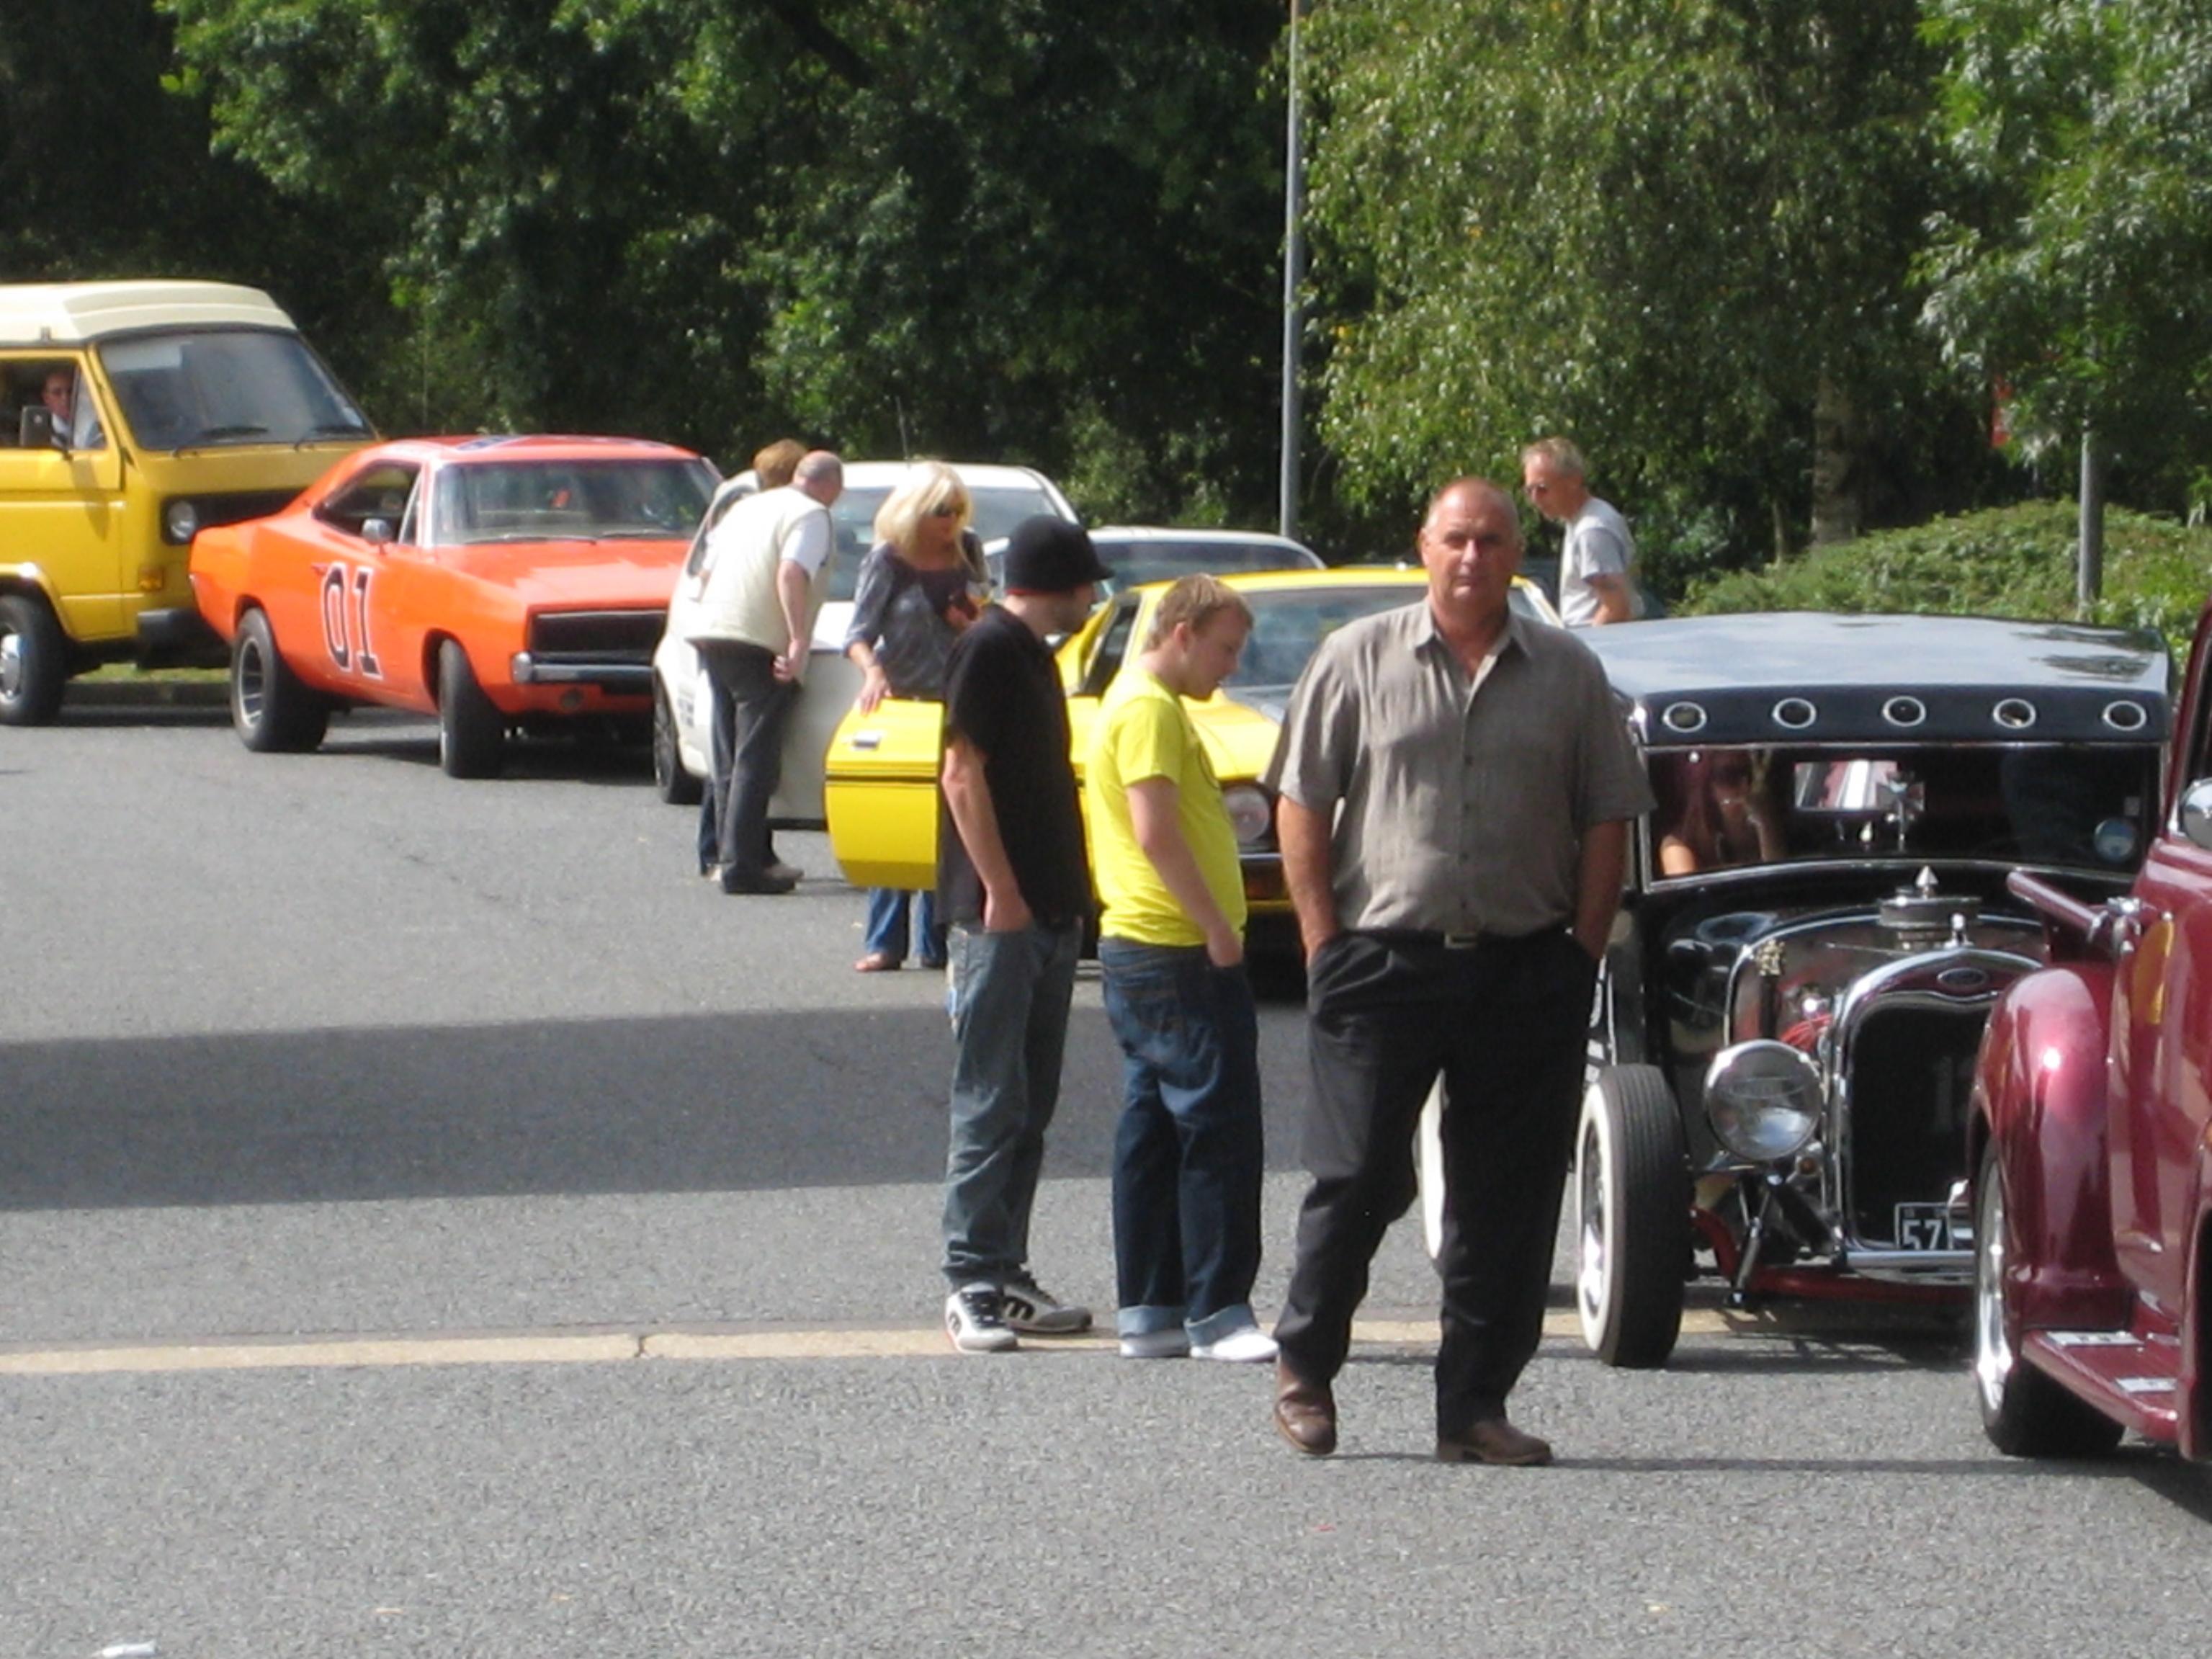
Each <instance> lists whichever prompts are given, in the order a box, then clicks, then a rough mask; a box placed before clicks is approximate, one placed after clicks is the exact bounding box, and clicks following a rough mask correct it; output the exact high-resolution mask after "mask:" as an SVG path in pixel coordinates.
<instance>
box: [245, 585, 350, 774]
mask: <svg viewBox="0 0 2212 1659" xmlns="http://www.w3.org/2000/svg"><path fill="white" fill-rule="evenodd" d="M230 723H231V725H232V726H234V727H235V728H236V730H237V732H238V740H239V741H240V743H242V744H245V745H246V747H247V748H248V749H251V750H253V751H254V752H255V753H256V754H258V755H284V754H291V755H301V754H305V753H307V751H308V750H312V749H316V748H319V747H320V746H321V744H322V741H323V733H324V732H327V731H329V730H330V726H331V705H330V702H329V700H328V699H327V698H325V697H323V696H320V695H319V694H318V693H316V692H313V691H310V690H308V689H307V687H306V686H305V685H304V684H301V680H300V677H299V676H298V675H297V674H295V673H294V672H293V671H291V669H290V667H289V665H287V664H286V663H285V661H284V658H283V653H280V652H279V651H278V650H277V649H276V633H275V631H274V630H273V629H270V626H269V617H268V613H267V612H266V611H247V612H246V615H245V616H244V617H240V620H239V623H238V632H237V633H236V634H235V635H233V636H232V639H231V641H230Z"/></svg>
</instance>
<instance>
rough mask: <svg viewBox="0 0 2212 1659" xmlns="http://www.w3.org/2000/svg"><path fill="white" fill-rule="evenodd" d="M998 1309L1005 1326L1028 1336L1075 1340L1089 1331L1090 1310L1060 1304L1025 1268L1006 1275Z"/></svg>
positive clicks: (1069, 1303) (1073, 1305)
mask: <svg viewBox="0 0 2212 1659" xmlns="http://www.w3.org/2000/svg"><path fill="white" fill-rule="evenodd" d="M999 1305H1000V1310H1001V1311H1002V1312H1003V1314H1004V1316H1005V1318H1006V1323H1007V1324H1009V1325H1011V1326H1012V1327H1013V1328H1015V1329H1016V1330H1018V1331H1023V1332H1026V1333H1027V1334H1030V1335H1031V1336H1074V1335H1076V1334H1079V1333H1080V1332H1083V1331H1087V1330H1089V1329H1090V1328H1091V1310H1090V1309H1088V1308H1079V1307H1078V1306H1076V1305H1075V1304H1073V1303H1072V1302H1062V1301H1061V1300H1060V1298H1059V1297H1056V1296H1054V1294H1053V1293H1052V1292H1051V1291H1048V1290H1047V1289H1045V1287H1044V1286H1043V1285H1040V1284H1038V1283H1037V1282H1036V1279H1032V1278H1030V1271H1029V1269H1028V1268H1026V1267H1024V1268H1023V1269H1022V1270H1021V1271H1020V1272H1019V1273H1010V1274H1009V1275H1007V1278H1006V1288H1005V1289H1004V1290H1003V1291H1000V1293H999Z"/></svg>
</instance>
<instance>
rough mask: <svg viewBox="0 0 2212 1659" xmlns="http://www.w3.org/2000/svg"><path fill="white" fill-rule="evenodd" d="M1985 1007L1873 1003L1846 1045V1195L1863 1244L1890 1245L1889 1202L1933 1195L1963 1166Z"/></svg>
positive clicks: (1892, 1208)
mask: <svg viewBox="0 0 2212 1659" xmlns="http://www.w3.org/2000/svg"><path fill="white" fill-rule="evenodd" d="M1988 1018H1989V1010H1988V1008H1987V1006H1984V1005H1982V1004H1978V1003H1977V1004H1973V1005H1970V1006H1962V1007H1960V1008H1958V1009H1956V1010H1951V1009H1944V1008H1929V1007H1912V1008H1889V1009H1880V1010H1877V1011H1875V1012H1873V1013H1871V1014H1869V1016H1868V1017H1867V1018H1866V1021H1865V1023H1864V1024H1863V1025H1862V1026H1861V1027H1860V1028H1859V1030H1858V1032H1857V1036H1856V1040H1855V1041H1854V1042H1852V1044H1851V1053H1850V1091H1851V1093H1850V1148H1849V1164H1848V1166H1847V1167H1848V1171H1849V1174H1848V1177H1847V1178H1848V1180H1849V1182H1850V1192H1849V1194H1848V1195H1847V1197H1848V1201H1849V1203H1850V1215H1851V1222H1852V1226H1853V1230H1854V1231H1856V1232H1857V1235H1858V1237H1859V1238H1860V1240H1861V1241H1862V1242H1863V1243H1869V1244H1879V1243H1901V1241H1899V1240H1898V1239H1897V1238H1896V1237H1895V1234H1896V1232H1897V1206H1899V1204H1929V1203H1941V1202H1942V1200H1944V1199H1945V1198H1946V1197H1948V1195H1949V1194H1950V1190H1951V1183H1952V1182H1954V1181H1956V1180H1958V1178H1959V1177H1960V1176H1962V1175H1964V1174H1965V1173H1966V1096H1967V1092H1968V1091H1969V1090H1970V1089H1971V1088H1972V1085H1973V1079H1974V1051H1975V1050H1976V1049H1977V1048H1979V1047H1980V1046H1981V1041H1982V1027H1983V1026H1984V1024H1986V1023H1987V1022H1988Z"/></svg>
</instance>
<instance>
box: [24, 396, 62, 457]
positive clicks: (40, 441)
mask: <svg viewBox="0 0 2212 1659" xmlns="http://www.w3.org/2000/svg"><path fill="white" fill-rule="evenodd" d="M15 441H16V442H17V443H18V444H20V445H21V447H24V448H25V449H52V448H53V447H55V446H56V445H59V446H60V447H62V448H64V449H67V448H68V447H69V434H68V433H66V432H62V433H57V432H56V431H55V430H54V411H53V410H51V409H48V408H47V407H46V405H45V404H32V405H31V406H30V407H29V408H28V409H27V410H24V411H23V413H22V415H21V424H20V425H19V427H18V428H17V431H16V437H15Z"/></svg>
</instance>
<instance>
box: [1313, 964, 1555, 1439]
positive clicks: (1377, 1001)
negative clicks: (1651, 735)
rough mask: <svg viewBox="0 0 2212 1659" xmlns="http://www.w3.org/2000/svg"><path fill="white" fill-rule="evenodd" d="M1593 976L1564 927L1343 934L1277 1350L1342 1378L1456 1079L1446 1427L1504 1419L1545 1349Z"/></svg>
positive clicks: (1320, 1016) (1327, 993)
mask: <svg viewBox="0 0 2212 1659" xmlns="http://www.w3.org/2000/svg"><path fill="white" fill-rule="evenodd" d="M1596 974H1597V967H1596V964H1595V963H1594V962H1592V961H1591V960H1590V957H1589V952H1588V951H1584V950H1583V948H1582V946H1581V945H1577V943H1576V942H1575V940H1574V939H1573V936H1572V935H1571V934H1569V933H1565V932H1564V931H1562V932H1559V933H1548V932H1547V933H1536V934H1531V935H1529V936H1528V937H1527V938H1524V939H1495V938H1486V939H1484V940H1483V941H1482V942H1481V943H1480V944H1479V945H1474V946H1473V947H1471V948H1459V949H1448V948H1446V946H1445V945H1444V944H1443V940H1442V939H1440V938H1437V937H1436V936H1433V935H1416V934H1407V933H1343V934H1340V935H1339V936H1338V937H1337V938H1335V939H1332V940H1330V941H1329V943H1328V945H1325V946H1324V947H1322V951H1321V953H1320V954H1319V955H1318V956H1317V957H1316V958H1315V959H1314V961H1313V963H1311V964H1310V969H1309V972H1308V987H1309V989H1308V1012H1309V1015H1310V1041H1311V1046H1312V1056H1313V1081H1314V1094H1313V1106H1312V1110H1311V1112H1310V1115H1309V1116H1308V1118H1307V1121H1306V1126H1305V1140H1304V1154H1305V1164H1306V1169H1307V1170H1308V1171H1309V1173H1310V1174H1311V1176H1313V1184H1312V1186H1311V1187H1310V1188H1309V1189H1308V1191H1307V1194H1306V1197H1305V1202H1304V1206H1303V1207H1302V1208H1301V1209H1300V1211H1299V1214H1298V1234H1297V1262H1296V1264H1295V1266H1294V1267H1292V1269H1291V1285H1290V1292H1289V1295H1288V1297H1287V1298H1286V1299H1285V1305H1284V1310H1283V1316H1282V1320H1281V1322H1280V1323H1279V1324H1278V1325H1277V1326H1276V1328H1275V1340H1276V1341H1277V1342H1278V1343H1279V1344H1280V1345H1281V1348H1282V1357H1283V1359H1284V1361H1285V1363H1286V1364H1288V1365H1289V1367H1290V1369H1291V1370H1293V1371H1295V1372H1297V1375H1298V1376H1302V1377H1304V1378H1305V1379H1307V1380H1308V1381H1310V1382H1314V1383H1328V1382H1329V1381H1331V1380H1332V1379H1333V1378H1334V1376H1336V1374H1337V1372H1338V1371H1339V1370H1341V1369H1342V1368H1343V1365H1344V1360H1345V1355H1346V1352H1347V1351H1348V1349H1349V1348H1350V1346H1351V1342H1352V1315H1353V1313H1354V1312H1355V1311H1356V1310H1358V1306H1359V1304H1360V1301H1361V1299H1362V1298H1363V1297H1365V1295H1366V1294H1367V1283H1368V1272H1369V1268H1370V1264H1371V1263H1372V1261H1373V1260H1374V1256H1375V1250H1376V1246H1377V1245H1379V1244H1380V1243H1382V1242H1383V1234H1384V1232H1386V1231H1388V1230H1389V1226H1390V1224H1391V1223H1392V1222H1394V1221H1395V1220H1396V1219H1397V1218H1399V1217H1400V1216H1401V1215H1403V1214H1404V1213H1405V1212H1406V1210H1407V1206H1409V1205H1410V1204H1411V1203H1412V1202H1413V1189H1414V1183H1413V1132H1414V1129H1415V1127H1416V1126H1417V1125H1418V1123H1419V1120H1420V1112H1421V1106H1422V1103H1423V1102H1424V1101H1425V1100H1426V1099H1427V1097H1428V1093H1429V1091H1430V1089H1431V1086H1433V1085H1434V1084H1435V1082H1436V1080H1437V1077H1438V1075H1439V1074H1441V1075H1442V1076H1443V1080H1444V1113H1443V1161H1444V1179H1445V1194H1446V1196H1445V1205H1444V1225H1443V1249H1442V1251H1441V1253H1440V1254H1439V1255H1438V1258H1437V1273H1438V1274H1439V1276H1440V1277H1441V1278H1442V1279H1443V1341H1442V1344H1441V1346H1439V1348H1438V1349H1437V1375H1436V1383H1437V1431H1438V1432H1439V1433H1441V1434H1456V1433H1459V1432H1461V1431H1463V1430H1465V1429H1466V1428H1467V1426H1468V1425H1469V1424H1470V1423H1473V1422H1474V1421H1476V1420H1477V1419H1481V1418H1485V1417H1492V1416H1495V1415H1497V1414H1498V1413H1499V1412H1501V1411H1502V1410H1503V1409H1504V1405H1505V1397H1506V1395H1509V1394H1510V1393H1511V1392H1512V1389H1513V1385H1514V1383H1516V1382H1517V1381H1518V1380H1519V1378H1520V1376H1521V1373H1522V1370H1523V1369H1524V1368H1525V1367H1526V1366H1527V1365H1528V1361H1529V1360H1530V1359H1531V1358H1533V1357H1534V1354H1535V1352H1536V1345H1537V1342H1538V1341H1539V1340H1541V1337H1542V1335H1543V1327H1544V1303H1545V1296H1546V1291H1547V1288H1548V1286H1549V1285H1550V1282H1551V1267H1552V1247H1553V1243H1554V1240H1555V1238H1556V1236H1557V1234H1558V1231H1559V1198H1560V1190H1561V1188H1562V1187H1563V1185H1564V1184H1565V1176H1566V1168H1567V1160H1568V1154H1569V1152H1570V1151H1571V1146H1572V1143H1573V1139H1574V1127H1575V1121H1576V1117H1577V1108H1578V1103H1579V1097H1580V1094H1581V1086H1582V1076H1583V1047H1584V1043H1585V1041H1586V1038H1587V1033H1588V1030H1589V1011H1590V996H1591V992H1592V989H1593V987H1594V986H1595V981H1596Z"/></svg>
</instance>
